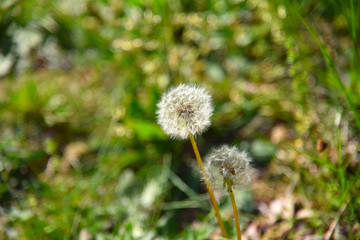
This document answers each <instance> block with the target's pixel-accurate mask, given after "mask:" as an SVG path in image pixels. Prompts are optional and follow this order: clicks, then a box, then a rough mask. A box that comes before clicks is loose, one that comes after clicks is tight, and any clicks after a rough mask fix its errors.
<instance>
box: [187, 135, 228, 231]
mask: <svg viewBox="0 0 360 240" xmlns="http://www.w3.org/2000/svg"><path fill="white" fill-rule="evenodd" d="M190 141H191V144H192V147H193V149H194V152H195V156H196V160H197V162H198V164H199V167H200V170H201V173H202V175H203V177H204V181H205V185H206V188H207V190H208V193H209V196H210V201H211V204H212V206H213V208H214V210H215V215H216V218H217V220H218V223H219V227H220V230H221V235H222V236H223V237H224V238H228V236H227V233H226V230H225V226H224V223H223V221H222V218H221V215H220V210H219V206H218V204H217V201H216V199H215V196H214V192H213V190H212V189H211V186H210V183H209V181H208V176H207V174H206V172H205V168H204V164H203V162H202V160H201V157H200V153H199V149H198V148H197V145H196V142H195V139H194V136H193V135H192V134H190Z"/></svg>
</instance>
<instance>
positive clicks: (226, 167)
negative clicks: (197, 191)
mask: <svg viewBox="0 0 360 240" xmlns="http://www.w3.org/2000/svg"><path fill="white" fill-rule="evenodd" d="M251 162H252V160H251V158H250V157H249V156H248V154H247V153H246V152H245V151H240V150H239V149H238V148H237V147H235V146H228V145H223V146H221V147H219V148H214V149H213V150H212V151H211V152H210V153H209V154H208V155H207V156H206V157H205V164H204V167H205V171H206V174H207V180H208V181H209V183H210V185H211V186H212V187H213V188H215V189H224V187H225V188H226V189H227V188H233V187H236V186H238V187H246V186H248V185H249V184H250V182H251V174H252V173H253V168H252V166H251Z"/></svg>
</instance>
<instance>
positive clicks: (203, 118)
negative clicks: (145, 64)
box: [156, 84, 213, 139]
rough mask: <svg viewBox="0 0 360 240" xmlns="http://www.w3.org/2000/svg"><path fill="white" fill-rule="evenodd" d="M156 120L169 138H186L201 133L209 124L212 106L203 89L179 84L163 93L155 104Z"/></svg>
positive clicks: (209, 97)
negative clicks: (156, 108)
mask: <svg viewBox="0 0 360 240" xmlns="http://www.w3.org/2000/svg"><path fill="white" fill-rule="evenodd" d="M157 107H158V110H157V112H156V113H157V120H158V123H159V125H160V126H161V127H162V129H163V130H164V132H165V133H166V134H168V135H169V136H170V137H171V138H176V139H187V138H189V135H190V134H193V135H197V134H201V133H203V132H204V131H205V130H206V129H207V128H208V127H209V126H210V124H211V116H212V114H213V106H212V103H211V96H210V95H209V94H208V93H207V92H206V91H205V89H203V88H200V87H197V86H194V85H185V84H180V85H179V86H177V87H174V88H171V89H170V90H169V91H168V92H166V93H164V94H163V95H162V97H161V100H160V102H159V103H158V104H157Z"/></svg>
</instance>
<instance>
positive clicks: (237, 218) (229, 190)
mask: <svg viewBox="0 0 360 240" xmlns="http://www.w3.org/2000/svg"><path fill="white" fill-rule="evenodd" d="M228 192H229V195H230V199H231V204H232V207H233V211H234V218H235V229H236V236H237V240H241V229H240V222H239V214H238V211H237V207H236V202H235V197H234V193H233V191H232V188H231V187H229V188H228Z"/></svg>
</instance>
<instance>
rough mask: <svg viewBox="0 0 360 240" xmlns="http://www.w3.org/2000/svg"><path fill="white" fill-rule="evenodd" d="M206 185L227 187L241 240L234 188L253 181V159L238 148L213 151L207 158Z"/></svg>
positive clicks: (238, 235) (237, 234)
mask: <svg viewBox="0 0 360 240" xmlns="http://www.w3.org/2000/svg"><path fill="white" fill-rule="evenodd" d="M205 161H206V162H205V172H206V174H204V176H206V178H205V179H204V181H205V183H210V184H211V186H213V187H214V188H220V189H221V187H225V188H226V189H227V191H228V193H229V196H230V199H231V205H232V207H233V212H234V218H235V229H236V237H237V239H238V240H241V229H240V222H239V214H238V211H237V206H236V201H235V197H234V193H233V188H234V187H236V186H242V187H243V186H246V185H248V184H249V183H250V181H251V174H252V172H253V169H252V167H251V164H250V163H251V158H250V157H249V156H248V154H247V153H246V152H241V151H239V150H238V149H237V148H236V147H231V146H228V145H224V146H221V147H220V148H216V149H213V150H212V151H211V152H210V153H209V154H208V155H207V156H206V157H205Z"/></svg>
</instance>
